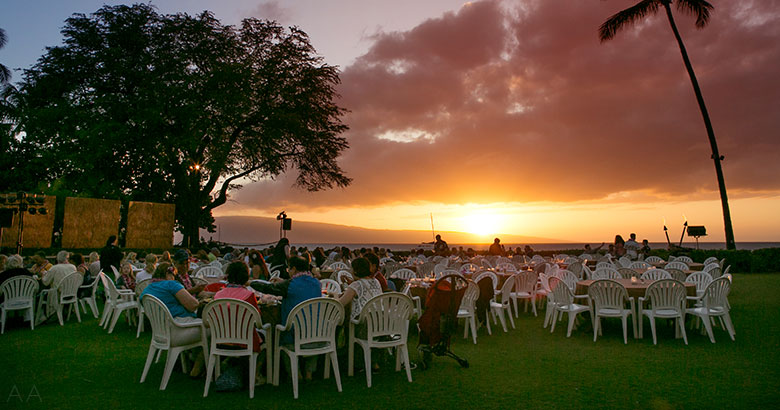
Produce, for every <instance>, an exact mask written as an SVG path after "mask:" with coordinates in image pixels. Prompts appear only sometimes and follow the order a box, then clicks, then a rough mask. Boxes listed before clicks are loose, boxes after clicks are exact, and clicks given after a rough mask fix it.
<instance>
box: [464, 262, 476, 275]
mask: <svg viewBox="0 0 780 410" xmlns="http://www.w3.org/2000/svg"><path fill="white" fill-rule="evenodd" d="M478 270H479V266H478V265H477V264H476V263H464V264H463V265H461V266H460V272H461V273H474V272H476V271H478Z"/></svg>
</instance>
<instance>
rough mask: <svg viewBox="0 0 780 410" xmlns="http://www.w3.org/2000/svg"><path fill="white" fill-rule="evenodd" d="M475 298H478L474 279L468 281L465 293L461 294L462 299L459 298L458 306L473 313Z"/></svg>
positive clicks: (477, 288)
mask: <svg viewBox="0 0 780 410" xmlns="http://www.w3.org/2000/svg"><path fill="white" fill-rule="evenodd" d="M477 299H479V286H477V284H476V283H475V282H474V281H469V286H468V287H467V288H466V293H464V294H463V299H461V300H460V308H461V309H465V310H467V311H469V312H472V313H473V312H474V308H475V307H476V303H477Z"/></svg>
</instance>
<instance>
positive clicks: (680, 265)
mask: <svg viewBox="0 0 780 410" xmlns="http://www.w3.org/2000/svg"><path fill="white" fill-rule="evenodd" d="M664 269H679V270H681V271H686V270H689V269H690V268H689V267H688V264H687V263H685V262H683V261H678V260H675V261H672V262H669V263H667V264H666V265H664Z"/></svg>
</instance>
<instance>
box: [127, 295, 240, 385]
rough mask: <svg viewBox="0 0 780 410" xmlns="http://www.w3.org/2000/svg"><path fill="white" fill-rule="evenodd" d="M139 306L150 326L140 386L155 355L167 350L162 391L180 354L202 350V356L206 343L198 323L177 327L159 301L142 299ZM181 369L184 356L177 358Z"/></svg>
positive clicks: (199, 322)
mask: <svg viewBox="0 0 780 410" xmlns="http://www.w3.org/2000/svg"><path fill="white" fill-rule="evenodd" d="M143 305H144V312H145V315H146V316H147V317H148V318H149V323H150V324H151V326H152V341H151V342H150V343H149V353H148V354H147V355H146V364H144V371H143V373H141V383H143V382H144V380H146V375H147V374H148V373H149V367H151V365H152V360H154V356H155V354H156V355H157V357H158V358H159V353H160V352H162V351H163V350H167V351H168V355H167V358H166V359H165V370H164V371H163V378H162V381H161V382H160V390H165V388H166V387H167V386H168V379H170V378H171V372H173V366H174V364H176V359H177V358H178V357H179V354H180V353H181V352H183V351H185V350H189V349H194V348H196V347H202V348H203V352H204V354H205V352H206V342H205V339H204V338H203V330H202V326H201V325H202V322H201V320H200V319H192V320H191V321H189V322H179V323H177V321H176V320H175V319H174V318H173V316H171V312H170V311H169V310H168V307H167V306H165V304H164V303H163V302H162V301H160V299H157V298H156V297H154V296H152V295H149V294H147V295H144V298H143ZM181 367H182V370H184V371H185V372H186V371H187V366H186V363H185V361H184V356H182V358H181ZM252 385H254V383H252Z"/></svg>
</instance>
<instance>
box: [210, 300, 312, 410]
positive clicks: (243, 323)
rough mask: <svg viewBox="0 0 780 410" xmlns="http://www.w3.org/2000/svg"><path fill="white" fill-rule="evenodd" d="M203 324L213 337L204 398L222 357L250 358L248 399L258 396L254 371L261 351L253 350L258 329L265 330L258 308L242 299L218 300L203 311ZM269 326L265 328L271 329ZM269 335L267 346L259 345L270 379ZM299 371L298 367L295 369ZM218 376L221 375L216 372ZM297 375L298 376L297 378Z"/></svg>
mask: <svg viewBox="0 0 780 410" xmlns="http://www.w3.org/2000/svg"><path fill="white" fill-rule="evenodd" d="M203 324H204V326H205V327H206V328H208V332H209V334H210V335H211V345H210V346H209V350H208V352H209V355H208V361H207V364H206V385H205V387H204V388H203V397H206V396H208V394H209V385H210V384H211V377H212V375H213V374H214V367H215V366H219V364H218V363H217V362H218V361H219V360H220V359H219V358H220V356H223V357H224V356H227V357H241V356H247V357H248V358H249V397H250V398H253V397H255V369H256V368H257V357H258V355H259V352H255V351H254V341H253V339H254V337H255V332H256V329H257V328H263V322H262V321H261V320H260V312H258V311H257V308H255V307H254V306H252V305H251V304H250V303H247V302H245V301H243V300H238V299H217V300H214V301H212V302H210V303H209V304H208V305H206V307H205V308H204V309H203ZM270 327H271V325H270V324H269V325H266V327H265V328H264V329H266V330H267V329H270ZM269 340H270V339H269V338H268V336H267V335H266V340H265V343H263V344H262V345H260V351H262V350H265V353H266V365H267V367H266V369H267V371H266V377H268V378H270V377H271V368H270V367H268V366H269V365H270V363H271V347H270V346H271V343H269V342H268V341H269ZM295 369H297V367H295ZM217 374H219V373H217ZM296 376H297V375H296Z"/></svg>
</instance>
